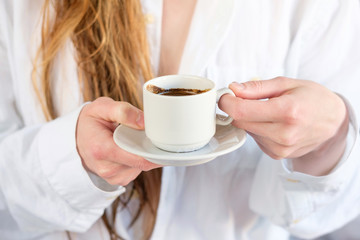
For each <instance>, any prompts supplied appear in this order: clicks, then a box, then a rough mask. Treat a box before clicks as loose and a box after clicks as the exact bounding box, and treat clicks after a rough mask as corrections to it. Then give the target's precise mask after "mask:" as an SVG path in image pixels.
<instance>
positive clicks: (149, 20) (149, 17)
mask: <svg viewBox="0 0 360 240" xmlns="http://www.w3.org/2000/svg"><path fill="white" fill-rule="evenodd" d="M144 17H145V22H146V23H148V24H151V23H154V21H155V18H154V16H153V15H151V14H145V16H144Z"/></svg>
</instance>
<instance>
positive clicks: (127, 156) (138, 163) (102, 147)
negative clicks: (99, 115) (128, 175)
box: [91, 132, 162, 171]
mask: <svg viewBox="0 0 360 240" xmlns="http://www.w3.org/2000/svg"><path fill="white" fill-rule="evenodd" d="M91 149H93V155H95V156H96V158H97V159H104V160H107V161H111V162H114V163H118V164H124V165H126V166H128V167H132V168H138V169H140V170H142V171H149V170H151V169H154V168H159V167H162V165H158V164H155V163H152V162H150V161H148V160H146V159H144V158H142V157H140V156H137V155H135V154H132V153H129V152H127V151H125V150H123V149H122V148H120V147H119V146H117V145H116V144H115V142H114V140H113V136H112V133H111V132H106V133H104V134H103V135H102V136H99V139H98V141H97V142H96V143H94V144H93V146H92V148H91ZM94 151H95V152H94Z"/></svg>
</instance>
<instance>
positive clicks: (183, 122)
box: [143, 75, 235, 152]
mask: <svg viewBox="0 0 360 240" xmlns="http://www.w3.org/2000/svg"><path fill="white" fill-rule="evenodd" d="M148 85H153V86H156V87H160V88H164V89H171V88H185V89H199V90H205V89H209V90H208V91H206V92H204V93H200V94H196V95H186V96H167V95H161V94H156V93H154V92H152V91H150V90H149V89H148V88H147V86H148ZM224 94H231V95H233V96H235V94H234V93H233V92H232V91H231V90H230V89H228V88H223V89H220V90H216V88H215V83H214V82H212V81H211V80H209V79H206V78H202V77H197V76H189V75H169V76H162V77H158V78H154V79H152V80H149V81H147V82H146V83H145V84H144V86H143V97H144V99H143V101H144V117H145V133H146V136H147V137H148V138H149V139H150V140H151V142H152V143H153V144H154V145H155V146H156V147H158V148H160V149H162V150H165V151H169V152H190V151H195V150H198V149H200V148H202V147H203V146H205V145H206V144H207V143H208V142H209V141H210V139H211V138H212V137H213V136H214V134H215V129H216V124H219V125H228V124H230V123H231V122H232V118H231V117H229V116H228V117H224V116H222V115H217V114H216V105H217V102H218V101H219V99H220V97H221V96H222V95H224Z"/></svg>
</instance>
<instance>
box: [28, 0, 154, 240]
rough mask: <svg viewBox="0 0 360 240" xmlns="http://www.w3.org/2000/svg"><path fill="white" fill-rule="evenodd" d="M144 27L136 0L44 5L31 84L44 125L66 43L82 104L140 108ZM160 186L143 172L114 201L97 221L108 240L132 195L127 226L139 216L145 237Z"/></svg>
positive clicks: (59, 0) (146, 74)
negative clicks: (108, 101) (106, 100)
mask: <svg viewBox="0 0 360 240" xmlns="http://www.w3.org/2000/svg"><path fill="white" fill-rule="evenodd" d="M145 24H146V23H145V19H144V15H143V13H142V8H141V4H140V2H139V0H56V1H53V2H50V0H44V5H43V10H42V26H41V45H40V47H39V49H38V51H37V54H36V56H35V65H34V68H33V72H32V80H33V85H34V89H35V92H36V94H37V97H38V99H39V102H40V104H41V107H42V110H43V112H44V115H45V118H46V119H47V120H48V121H49V120H52V119H55V118H56V117H57V113H56V110H55V106H54V99H53V97H52V96H53V92H52V91H53V90H52V89H53V86H52V85H53V81H52V79H51V72H52V69H53V65H54V59H55V57H56V55H57V54H58V53H59V51H61V49H62V48H63V47H64V45H65V43H66V41H68V40H69V39H70V40H71V41H72V43H73V45H74V47H75V50H76V61H77V64H78V79H79V84H80V86H81V91H82V95H83V99H84V101H91V100H94V99H96V98H98V97H101V96H108V97H110V98H112V99H114V100H117V101H127V102H129V103H131V104H133V105H134V106H136V107H138V108H142V104H141V99H140V96H139V86H140V85H141V82H142V81H146V80H149V79H151V78H152V76H153V75H152V71H151V65H150V57H149V49H148V43H147V38H146V32H145ZM160 184H161V169H155V170H152V171H149V172H142V173H141V174H140V175H139V176H138V177H137V178H136V179H135V180H134V182H133V184H132V186H133V187H132V190H130V193H131V194H129V196H128V197H127V198H126V199H124V198H121V197H120V198H119V199H117V200H116V201H114V203H113V204H112V213H113V214H111V217H108V216H107V215H105V213H104V215H103V217H102V219H103V221H104V223H105V226H106V227H107V228H108V230H109V234H110V236H111V239H121V237H120V236H119V234H118V233H117V232H116V229H115V219H116V213H117V211H118V208H119V205H122V206H123V207H126V206H127V204H128V202H129V201H130V200H131V199H132V197H133V196H134V195H136V197H137V198H138V200H139V207H138V209H137V211H136V212H135V214H134V215H133V218H132V221H131V224H130V225H131V226H132V225H133V224H134V223H135V222H136V221H137V220H138V218H139V216H140V215H143V217H144V218H145V220H144V221H142V223H143V224H142V225H143V226H142V229H143V232H142V234H141V235H142V237H141V238H143V239H148V238H149V237H150V235H151V233H152V230H153V227H154V224H155V218H156V212H157V206H158V202H159V194H160ZM133 193H135V194H133ZM131 226H129V227H131Z"/></svg>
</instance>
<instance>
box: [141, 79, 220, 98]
mask: <svg viewBox="0 0 360 240" xmlns="http://www.w3.org/2000/svg"><path fill="white" fill-rule="evenodd" d="M169 77H186V78H198V79H202V80H207V81H209V82H211V83H212V87H211V89H210V90H209V91H206V92H204V93H201V94H195V95H186V96H169V95H161V94H156V93H153V92H151V91H149V90H147V88H146V87H147V85H149V84H150V82H152V81H155V80H158V79H162V78H169ZM215 89H216V85H215V82H214V81H212V80H210V79H208V78H205V77H201V76H196V75H188V74H171V75H164V76H160V77H156V78H152V79H150V80H148V81H146V82H145V83H144V84H143V92H148V93H150V94H153V95H154V96H157V97H162V98H174V97H176V98H189V97H191V98H194V97H200V96H204V95H207V94H210V93H211V92H213V91H215Z"/></svg>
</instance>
